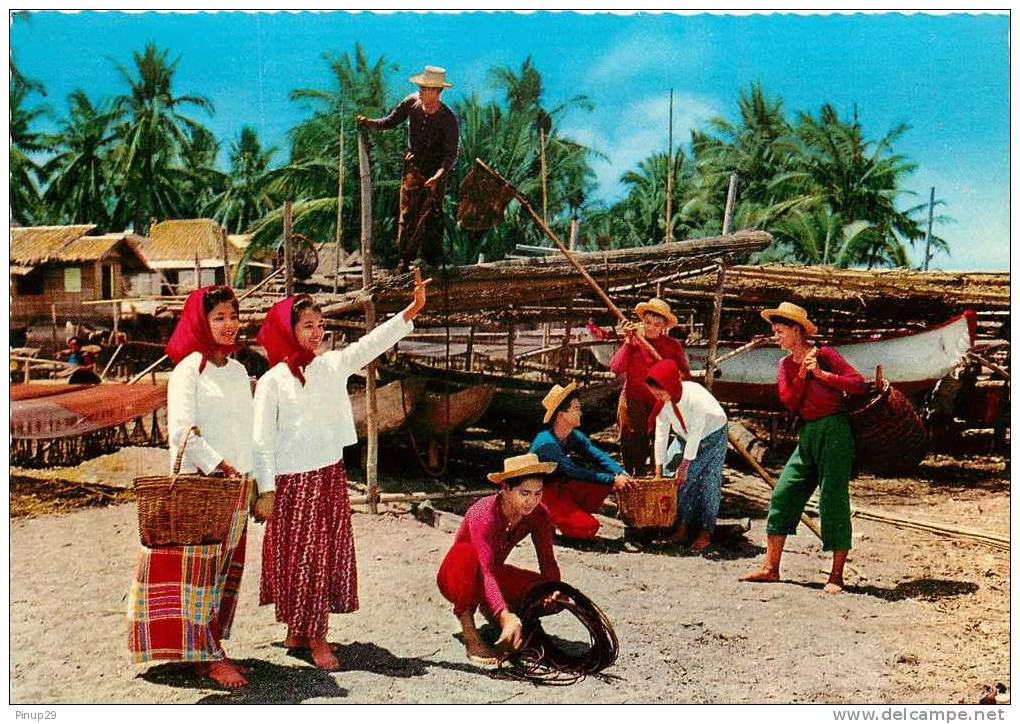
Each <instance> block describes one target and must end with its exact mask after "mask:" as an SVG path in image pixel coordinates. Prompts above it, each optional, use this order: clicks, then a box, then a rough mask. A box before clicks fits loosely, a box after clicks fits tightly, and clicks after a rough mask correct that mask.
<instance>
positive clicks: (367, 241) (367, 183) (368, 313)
mask: <svg viewBox="0 0 1020 724" xmlns="http://www.w3.org/2000/svg"><path fill="white" fill-rule="evenodd" d="M358 174H359V179H360V182H361V284H362V289H367V288H368V287H369V286H371V284H372V167H371V159H370V158H369V155H368V133H367V132H366V131H365V129H364V128H360V129H358ZM374 327H375V302H374V301H372V299H371V297H370V298H369V299H368V301H366V302H365V333H366V334H367V333H369V332H371V331H372V329H373V328H374ZM375 369H376V363H375V360H373V361H372V362H370V363H369V364H368V366H367V367H366V368H365V398H366V402H367V406H368V409H367V417H368V420H367V422H368V430H367V436H368V443H367V450H366V455H365V457H366V459H365V484H366V485H367V486H368V510H369V512H371V513H372V514H373V515H374V514H376V513H378V512H379V505H378V500H379V483H378V480H377V470H378V463H379V427H378V425H379V420H378V418H379V415H378V410H377V405H378V401H377V399H376V389H375V388H376V384H375V382H376V378H375Z"/></svg>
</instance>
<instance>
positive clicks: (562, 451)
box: [528, 428, 624, 485]
mask: <svg viewBox="0 0 1020 724" xmlns="http://www.w3.org/2000/svg"><path fill="white" fill-rule="evenodd" d="M528 452H532V453H535V454H536V455H538V459H539V460H541V461H542V462H544V463H556V474H557V475H562V476H563V477H566V478H569V479H572V480H583V481H584V482H587V483H597V484H598V485H612V484H613V480H614V478H615V477H616V476H617V475H619V474H620V473H622V472H624V469H623V466H622V465H620V464H619V463H618V462H616V461H615V460H613V459H612V458H611V457H609V456H608V455H607V454H606V453H605V452H604V451H602V450H600V449H599V448H598V447H597V446H596V445H595V443H593V442H592V441H591V438H589V437H588V436H587V435H585V434H584V433H583V432H581V431H580V430H571V432H570V434H569V435H568V436H567V439H566V440H560V439H559V438H558V437H556V435H555V434H554V433H553V431H552V430H551V429H548V428H547V429H545V430H542V432H540V433H538V435H536V436H535V439H534V440H532V441H531V448H530V449H529V450H528ZM582 463H585V464H582Z"/></svg>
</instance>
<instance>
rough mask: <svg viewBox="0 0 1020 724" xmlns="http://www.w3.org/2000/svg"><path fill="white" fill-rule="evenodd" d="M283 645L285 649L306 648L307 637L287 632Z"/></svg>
mask: <svg viewBox="0 0 1020 724" xmlns="http://www.w3.org/2000/svg"><path fill="white" fill-rule="evenodd" d="M283 647H284V648H287V649H307V648H308V637H307V636H301V635H299V634H293V633H289V632H288V634H287V638H285V639H284V640H283Z"/></svg>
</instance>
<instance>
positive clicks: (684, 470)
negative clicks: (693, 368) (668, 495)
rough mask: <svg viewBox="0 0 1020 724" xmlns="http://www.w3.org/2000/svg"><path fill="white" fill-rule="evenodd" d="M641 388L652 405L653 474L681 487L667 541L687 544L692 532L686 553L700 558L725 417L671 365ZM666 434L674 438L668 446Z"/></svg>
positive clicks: (716, 496) (718, 480) (707, 539)
mask: <svg viewBox="0 0 1020 724" xmlns="http://www.w3.org/2000/svg"><path fill="white" fill-rule="evenodd" d="M645 384H646V385H648V389H649V390H650V391H651V393H652V396H653V397H655V400H656V402H655V406H654V407H653V408H652V413H651V415H650V416H649V418H648V431H649V433H652V432H654V435H655V443H654V445H653V454H654V457H655V474H656V475H662V474H664V473H665V474H666V475H673V476H675V477H676V479H677V481H678V482H679V483H680V487H679V489H678V490H677V527H676V529H675V530H674V531H673V532H672V533H671V534H670V535H669V537H668V538H667V539H666V540H667V541H669V542H672V543H688V542H690V536H691V534H692V533H693V530H692V529H693V528H695V527H696V528H698V535H697V537H696V538H695V539H694V542H693V543H692V544H691V550H692V551H694V552H695V553H699V552H701V551H704V550H705V549H706V548H707V547H708V546H709V544H710V543H711V539H712V531H714V530H715V520H716V518H717V517H718V515H719V504H720V502H721V500H722V475H723V463H724V462H725V461H726V435H727V421H726V412H725V411H724V410H723V409H722V406H721V405H720V404H719V402H718V401H717V400H716V399H715V398H714V397H713V396H712V393H711V392H709V391H708V390H706V389H705V388H704V387H702V386H701V385H699V384H698V383H697V382H691V381H690V380H685V379H683V376H682V374H681V372H680V369H679V367H677V364H676V362H674V361H673V360H671V359H663V360H659V361H658V362H655V363H654V364H653V365H652V366H651V367H649V369H648V377H647V378H646V379H645ZM670 433H674V434H675V435H676V437H675V438H674V440H673V442H672V443H670V440H669V438H670Z"/></svg>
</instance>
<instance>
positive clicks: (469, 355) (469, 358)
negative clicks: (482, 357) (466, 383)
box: [464, 324, 475, 372]
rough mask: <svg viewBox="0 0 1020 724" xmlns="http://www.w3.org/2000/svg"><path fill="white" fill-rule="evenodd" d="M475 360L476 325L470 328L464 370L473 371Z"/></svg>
mask: <svg viewBox="0 0 1020 724" xmlns="http://www.w3.org/2000/svg"><path fill="white" fill-rule="evenodd" d="M474 361H475V325H473V324H472V325H471V326H470V327H469V328H468V341H467V349H466V350H465V351H464V370H465V371H467V372H470V371H471V367H472V366H473V365H474Z"/></svg>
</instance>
